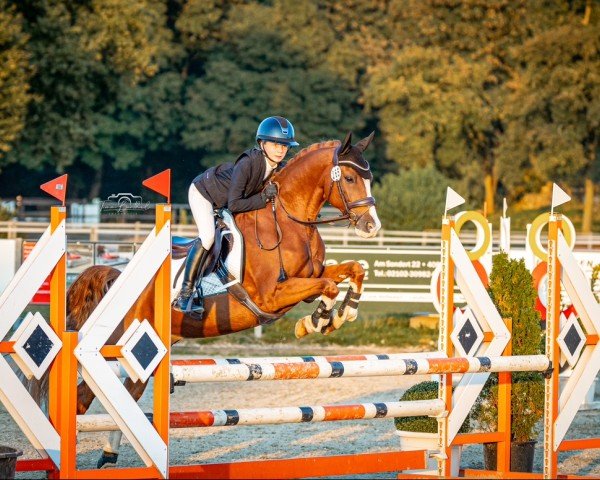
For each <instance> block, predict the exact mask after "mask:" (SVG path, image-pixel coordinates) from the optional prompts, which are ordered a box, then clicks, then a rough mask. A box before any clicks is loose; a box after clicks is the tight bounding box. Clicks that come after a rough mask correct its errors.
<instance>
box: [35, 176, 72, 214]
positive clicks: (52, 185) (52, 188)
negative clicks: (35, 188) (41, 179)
mask: <svg viewBox="0 0 600 480" xmlns="http://www.w3.org/2000/svg"><path fill="white" fill-rule="evenodd" d="M68 177H69V175H67V174H64V175H61V176H60V177H58V178H55V179H54V180H50V181H49V182H46V183H44V184H43V185H40V188H41V189H42V190H43V191H44V192H46V193H49V194H50V195H52V196H53V197H54V198H57V199H58V200H60V201H61V202H62V204H63V207H64V206H65V197H66V196H67V178H68Z"/></svg>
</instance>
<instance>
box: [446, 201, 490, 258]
mask: <svg viewBox="0 0 600 480" xmlns="http://www.w3.org/2000/svg"><path fill="white" fill-rule="evenodd" d="M467 222H473V223H474V224H475V227H476V228H477V242H476V243H475V247H473V250H469V251H467V255H468V256H469V259H471V260H477V259H478V258H481V257H482V256H483V254H484V253H485V252H486V251H487V249H488V248H489V246H490V241H491V235H490V227H489V225H488V221H487V219H486V218H485V217H484V216H483V215H482V214H481V213H479V212H475V211H473V210H470V211H468V212H460V213H459V214H458V215H456V220H455V223H454V230H455V231H456V234H457V235H460V230H461V228H462V227H463V225H464V224H465V223H467Z"/></svg>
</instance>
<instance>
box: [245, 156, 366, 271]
mask: <svg viewBox="0 0 600 480" xmlns="http://www.w3.org/2000/svg"><path fill="white" fill-rule="evenodd" d="M341 180H342V169H341V167H340V165H339V159H338V149H337V148H336V149H335V150H334V152H333V167H332V168H331V185H330V186H329V193H328V194H327V200H329V198H330V197H331V192H333V186H334V185H337V188H338V192H339V194H340V198H341V199H342V203H343V204H344V212H342V214H341V215H338V216H336V217H327V218H323V219H321V220H302V219H300V218H298V217H296V216H294V215H292V214H291V213H290V212H288V211H287V209H286V208H285V205H284V204H283V202H282V201H281V198H280V199H279V204H280V205H281V208H282V209H283V211H284V212H285V214H286V215H287V216H288V218H289V219H290V220H293V221H294V222H296V223H299V224H301V225H306V226H310V227H314V226H315V225H322V224H324V223H333V222H341V221H344V220H350V223H351V224H352V225H356V224H357V223H358V221H359V220H360V219H361V218H362V216H363V215H365V214H366V213H367V212H368V211H369V210H368V209H367V210H365V211H364V212H363V213H362V214H360V215H357V214H356V213H354V212H353V211H352V210H353V209H355V208H359V207H372V206H374V205H375V198H373V197H365V198H361V199H360V200H355V201H354V202H348V198H347V197H346V194H345V193H344V188H343V187H342V182H341ZM277 186H278V187H279V185H277ZM278 190H279V188H278ZM271 208H272V211H273V220H274V222H275V233H276V236H277V241H276V242H275V245H274V246H272V247H265V246H264V245H263V243H262V242H261V241H260V238H259V235H258V210H257V211H256V212H255V214H254V235H255V237H256V243H257V244H258V247H259V248H260V249H261V250H266V251H272V250H275V249H277V253H278V254H279V278H278V279H277V281H278V282H283V281H285V280H287V274H286V272H285V269H284V267H283V259H282V257H281V241H282V240H283V232H282V231H281V227H280V226H279V222H278V221H277V211H276V208H275V199H272V200H271Z"/></svg>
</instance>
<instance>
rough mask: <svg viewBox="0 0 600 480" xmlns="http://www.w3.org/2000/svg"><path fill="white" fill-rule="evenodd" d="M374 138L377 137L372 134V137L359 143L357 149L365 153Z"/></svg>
mask: <svg viewBox="0 0 600 480" xmlns="http://www.w3.org/2000/svg"><path fill="white" fill-rule="evenodd" d="M374 136H375V132H371V135H369V136H368V137H365V138H363V139H362V140H361V141H360V142H358V143H357V144H356V145H354V146H355V147H356V148H358V149H359V150H360V151H361V152H364V151H365V150H366V149H367V147H368V146H369V144H370V143H371V141H372V140H373V137H374Z"/></svg>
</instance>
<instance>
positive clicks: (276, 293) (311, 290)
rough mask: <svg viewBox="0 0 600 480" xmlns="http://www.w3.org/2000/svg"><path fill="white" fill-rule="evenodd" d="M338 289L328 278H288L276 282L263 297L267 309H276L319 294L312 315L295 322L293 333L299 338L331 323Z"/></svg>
mask: <svg viewBox="0 0 600 480" xmlns="http://www.w3.org/2000/svg"><path fill="white" fill-rule="evenodd" d="M339 292H340V289H339V288H338V287H337V285H336V282H335V281H334V280H333V279H330V278H298V277H293V278H288V279H287V280H286V281H284V282H281V283H278V284H277V285H276V287H275V289H274V290H273V291H272V293H271V294H270V295H268V297H266V299H265V307H266V310H267V311H271V312H274V311H277V310H282V309H285V308H289V307H291V306H294V305H296V304H297V303H299V302H301V301H302V300H305V299H306V298H309V297H316V296H318V295H320V296H321V302H320V303H319V306H318V307H317V310H315V312H314V313H313V314H312V315H307V316H306V317H303V318H301V319H300V320H298V322H297V323H296V327H295V334H296V337H298V338H300V337H303V336H305V335H307V334H309V333H316V332H321V333H323V329H324V328H325V327H326V326H327V325H329V324H330V323H331V315H332V311H333V307H334V305H335V299H336V298H337V296H338V293H339Z"/></svg>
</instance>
